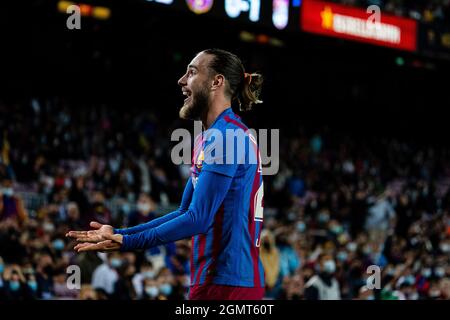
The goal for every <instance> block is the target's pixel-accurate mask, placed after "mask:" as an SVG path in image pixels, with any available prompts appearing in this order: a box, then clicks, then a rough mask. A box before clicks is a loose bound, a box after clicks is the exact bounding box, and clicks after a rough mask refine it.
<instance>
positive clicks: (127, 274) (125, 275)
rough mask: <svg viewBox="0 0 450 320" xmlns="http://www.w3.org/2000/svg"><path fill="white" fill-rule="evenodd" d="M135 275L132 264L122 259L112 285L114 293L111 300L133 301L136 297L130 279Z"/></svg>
mask: <svg viewBox="0 0 450 320" xmlns="http://www.w3.org/2000/svg"><path fill="white" fill-rule="evenodd" d="M134 273H135V268H134V266H133V264H131V263H129V262H128V260H126V259H123V260H122V263H121V265H120V267H118V268H117V274H118V278H117V281H116V282H115V283H114V292H113V294H112V295H111V299H114V300H133V299H134V298H135V297H136V293H135V291H134V287H133V283H132V278H133V274H134Z"/></svg>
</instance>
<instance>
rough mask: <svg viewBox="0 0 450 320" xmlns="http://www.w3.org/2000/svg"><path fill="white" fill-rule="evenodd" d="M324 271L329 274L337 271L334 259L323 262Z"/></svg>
mask: <svg viewBox="0 0 450 320" xmlns="http://www.w3.org/2000/svg"><path fill="white" fill-rule="evenodd" d="M323 271H325V272H326V273H328V274H331V273H334V272H335V271H336V264H335V263H334V261H333V260H327V261H325V262H324V264H323Z"/></svg>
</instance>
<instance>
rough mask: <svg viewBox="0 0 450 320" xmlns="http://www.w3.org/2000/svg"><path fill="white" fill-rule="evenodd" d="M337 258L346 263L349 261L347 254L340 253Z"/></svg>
mask: <svg viewBox="0 0 450 320" xmlns="http://www.w3.org/2000/svg"><path fill="white" fill-rule="evenodd" d="M337 258H338V260H339V261H346V260H347V252H345V251H339V252H338V254H337Z"/></svg>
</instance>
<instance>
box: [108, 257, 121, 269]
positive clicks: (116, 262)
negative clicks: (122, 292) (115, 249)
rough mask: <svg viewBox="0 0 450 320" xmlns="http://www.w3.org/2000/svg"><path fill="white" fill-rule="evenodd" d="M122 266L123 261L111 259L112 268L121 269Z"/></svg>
mask: <svg viewBox="0 0 450 320" xmlns="http://www.w3.org/2000/svg"><path fill="white" fill-rule="evenodd" d="M121 265H122V260H120V259H118V258H113V259H111V267H113V268H119V267H120V266H121Z"/></svg>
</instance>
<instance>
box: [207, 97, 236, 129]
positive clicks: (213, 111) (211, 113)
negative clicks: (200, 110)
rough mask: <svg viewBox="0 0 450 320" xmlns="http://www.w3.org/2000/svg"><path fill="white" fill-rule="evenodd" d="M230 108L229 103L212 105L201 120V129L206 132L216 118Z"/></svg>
mask: <svg viewBox="0 0 450 320" xmlns="http://www.w3.org/2000/svg"><path fill="white" fill-rule="evenodd" d="M230 106H231V103H230V102H229V101H221V102H218V103H213V104H212V105H211V106H210V108H209V109H208V112H207V114H206V115H205V116H204V117H203V118H202V124H203V129H205V130H208V129H209V128H210V127H211V126H212V124H213V123H214V121H216V119H217V117H218V116H219V115H220V114H221V113H222V112H224V111H225V110H226V109H228V108H229V107H230Z"/></svg>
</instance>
